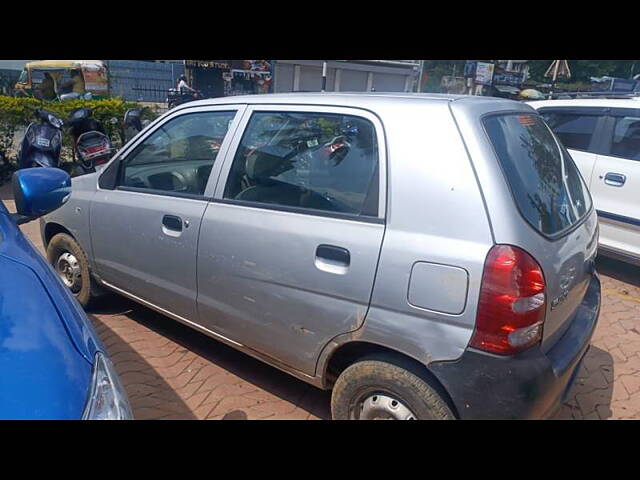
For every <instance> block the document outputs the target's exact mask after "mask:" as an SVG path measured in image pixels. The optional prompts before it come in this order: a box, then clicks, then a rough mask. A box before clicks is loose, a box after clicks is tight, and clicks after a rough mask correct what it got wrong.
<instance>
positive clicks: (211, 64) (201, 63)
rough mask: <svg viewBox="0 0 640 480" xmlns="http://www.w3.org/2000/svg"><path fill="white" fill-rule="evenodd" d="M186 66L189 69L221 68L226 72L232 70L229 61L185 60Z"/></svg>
mask: <svg viewBox="0 0 640 480" xmlns="http://www.w3.org/2000/svg"><path fill="white" fill-rule="evenodd" d="M185 65H186V66H187V67H197V68H219V69H224V70H226V69H229V68H231V62H229V61H228V60H185Z"/></svg>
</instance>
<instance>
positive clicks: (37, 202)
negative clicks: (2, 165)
mask: <svg viewBox="0 0 640 480" xmlns="http://www.w3.org/2000/svg"><path fill="white" fill-rule="evenodd" d="M12 186H13V198H14V199H15V202H16V210H17V212H18V213H15V214H13V218H14V220H15V221H16V223H17V224H18V225H20V224H22V223H26V222H30V221H31V220H35V219H36V218H38V217H41V216H42V215H46V214H47V213H49V212H52V211H54V210H55V209H57V208H59V207H61V206H62V205H64V204H65V203H66V202H67V200H69V197H70V196H71V177H70V176H69V174H68V173H67V172H65V171H64V170H60V169H59V168H26V169H24V170H19V171H17V172H15V173H14V174H13V179H12Z"/></svg>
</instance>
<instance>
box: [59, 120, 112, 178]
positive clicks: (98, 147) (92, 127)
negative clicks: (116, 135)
mask: <svg viewBox="0 0 640 480" xmlns="http://www.w3.org/2000/svg"><path fill="white" fill-rule="evenodd" d="M69 125H70V127H71V129H70V132H71V137H72V138H73V146H74V148H73V149H74V156H75V157H76V158H77V160H78V161H79V168H78V169H77V171H76V173H77V174H80V175H82V174H85V173H92V172H95V171H96V170H95V167H96V166H98V165H103V164H105V163H107V162H108V161H109V159H110V158H111V156H112V155H113V153H114V148H113V145H112V143H111V140H110V139H109V137H108V136H107V135H106V133H105V130H104V128H103V126H102V124H101V123H100V122H98V121H97V120H96V119H95V118H93V117H92V116H91V109H90V108H86V107H84V108H76V109H75V110H73V111H72V112H71V115H70V116H69Z"/></svg>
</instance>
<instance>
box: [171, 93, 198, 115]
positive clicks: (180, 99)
mask: <svg viewBox="0 0 640 480" xmlns="http://www.w3.org/2000/svg"><path fill="white" fill-rule="evenodd" d="M201 98H202V93H201V92H200V90H196V91H195V92H184V93H180V92H179V91H178V89H177V88H170V89H169V92H168V94H167V107H168V108H169V110H171V109H172V108H173V107H177V106H178V105H181V104H183V103H187V102H191V101H193V100H199V99H201Z"/></svg>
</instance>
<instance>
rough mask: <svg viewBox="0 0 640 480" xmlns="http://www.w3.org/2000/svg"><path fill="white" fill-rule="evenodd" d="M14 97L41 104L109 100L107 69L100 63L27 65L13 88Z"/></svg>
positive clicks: (52, 62)
mask: <svg viewBox="0 0 640 480" xmlns="http://www.w3.org/2000/svg"><path fill="white" fill-rule="evenodd" d="M15 90H16V95H17V96H29V97H36V98H41V99H44V100H65V99H71V98H94V99H101V98H107V97H108V96H109V81H108V75H107V67H106V65H105V64H104V62H103V61H102V60H39V61H36V62H29V63H27V64H26V65H25V67H24V70H23V71H22V73H21V74H20V78H18V82H17V83H16V85H15Z"/></svg>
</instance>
